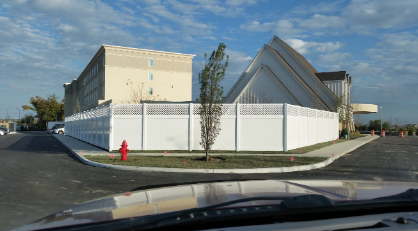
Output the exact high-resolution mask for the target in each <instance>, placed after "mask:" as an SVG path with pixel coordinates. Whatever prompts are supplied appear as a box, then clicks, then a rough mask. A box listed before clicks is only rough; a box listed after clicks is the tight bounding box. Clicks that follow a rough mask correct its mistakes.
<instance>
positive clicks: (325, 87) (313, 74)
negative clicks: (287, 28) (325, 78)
mask: <svg viewBox="0 0 418 231" xmlns="http://www.w3.org/2000/svg"><path fill="white" fill-rule="evenodd" d="M275 39H276V40H277V41H278V42H279V43H280V44H282V45H283V47H284V48H285V50H287V52H288V53H289V54H290V56H292V57H293V58H294V59H295V60H296V62H298V63H299V64H300V65H301V66H302V68H303V69H305V71H307V72H308V74H310V75H311V76H312V77H313V79H314V80H316V81H317V82H318V83H319V85H321V86H322V87H323V88H324V89H325V91H326V92H327V93H328V94H329V95H330V96H331V97H332V98H333V99H337V96H336V95H335V93H334V92H332V91H331V89H329V88H328V87H327V86H325V84H324V83H323V82H322V80H321V79H319V78H318V76H316V75H315V72H311V71H310V70H309V68H308V67H307V66H305V65H304V64H303V63H302V62H301V60H299V58H297V57H296V56H295V55H294V54H293V53H292V52H291V50H290V49H292V50H293V51H295V53H296V54H298V55H300V56H301V58H303V59H304V60H305V61H306V62H307V65H310V66H311V67H312V68H313V69H314V70H315V71H316V69H315V67H314V66H312V64H311V63H310V62H309V61H308V60H307V59H306V58H305V57H304V56H303V55H301V54H300V53H299V52H297V51H296V50H295V49H293V48H292V47H291V46H290V45H289V44H287V43H286V42H284V41H283V40H281V39H280V38H279V37H277V35H274V36H273V38H272V39H271V40H270V42H269V44H268V45H269V46H270V44H271V43H272V42H273V41H274V40H275ZM316 72H318V71H316ZM325 105H326V104H325ZM327 107H329V106H328V105H327Z"/></svg>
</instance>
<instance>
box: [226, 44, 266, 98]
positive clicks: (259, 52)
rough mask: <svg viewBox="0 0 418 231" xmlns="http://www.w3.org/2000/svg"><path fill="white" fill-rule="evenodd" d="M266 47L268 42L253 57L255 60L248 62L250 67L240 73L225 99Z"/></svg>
mask: <svg viewBox="0 0 418 231" xmlns="http://www.w3.org/2000/svg"><path fill="white" fill-rule="evenodd" d="M265 48H266V44H264V45H263V47H261V49H260V50H259V51H258V53H257V55H256V56H255V57H254V58H253V60H252V61H251V62H250V64H248V67H247V68H245V70H244V71H243V72H242V74H241V75H240V77H239V78H238V80H237V81H235V83H234V85H233V86H232V87H231V89H229V91H228V93H227V94H226V96H225V99H226V98H228V96H229V95H230V94H231V92H232V90H233V89H234V88H235V86H236V85H237V84H238V82H239V81H241V79H242V78H243V77H244V74H245V73H246V72H247V71H248V69H250V67H251V66H252V65H253V63H254V62H255V60H256V59H257V57H258V56H260V54H261V52H262V51H263V50H264V49H265Z"/></svg>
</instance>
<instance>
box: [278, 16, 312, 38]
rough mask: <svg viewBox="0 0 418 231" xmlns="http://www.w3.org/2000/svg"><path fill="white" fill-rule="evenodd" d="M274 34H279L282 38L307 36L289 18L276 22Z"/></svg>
mask: <svg viewBox="0 0 418 231" xmlns="http://www.w3.org/2000/svg"><path fill="white" fill-rule="evenodd" d="M273 32H274V34H275V35H277V36H279V37H280V38H282V39H286V38H290V37H299V38H303V37H306V35H305V34H304V32H303V31H302V30H301V29H297V28H295V27H294V24H293V23H292V22H291V21H289V20H285V19H283V20H279V21H278V22H277V23H276V26H275V28H274V31H273Z"/></svg>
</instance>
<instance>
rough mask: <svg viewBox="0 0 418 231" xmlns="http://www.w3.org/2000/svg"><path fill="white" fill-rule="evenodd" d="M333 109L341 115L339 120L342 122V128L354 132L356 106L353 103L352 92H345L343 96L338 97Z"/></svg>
mask: <svg viewBox="0 0 418 231" xmlns="http://www.w3.org/2000/svg"><path fill="white" fill-rule="evenodd" d="M333 109H334V112H337V113H338V115H339V121H340V123H341V124H342V129H347V131H348V132H349V133H350V132H353V131H354V130H355V127H354V118H353V112H354V108H353V106H352V104H351V100H350V94H348V95H344V94H343V95H341V97H337V100H336V101H335V102H334V105H333Z"/></svg>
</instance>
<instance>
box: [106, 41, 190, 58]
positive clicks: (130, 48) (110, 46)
mask: <svg viewBox="0 0 418 231" xmlns="http://www.w3.org/2000/svg"><path fill="white" fill-rule="evenodd" d="M102 47H104V48H105V49H106V48H107V47H109V48H122V49H129V50H136V51H145V52H155V53H162V54H170V55H184V56H190V57H195V56H196V55H193V54H183V53H176V52H169V51H157V50H150V49H141V48H134V47H122V46H115V45H106V44H103V45H102Z"/></svg>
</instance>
